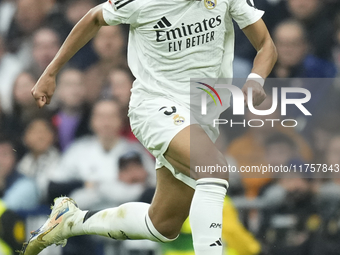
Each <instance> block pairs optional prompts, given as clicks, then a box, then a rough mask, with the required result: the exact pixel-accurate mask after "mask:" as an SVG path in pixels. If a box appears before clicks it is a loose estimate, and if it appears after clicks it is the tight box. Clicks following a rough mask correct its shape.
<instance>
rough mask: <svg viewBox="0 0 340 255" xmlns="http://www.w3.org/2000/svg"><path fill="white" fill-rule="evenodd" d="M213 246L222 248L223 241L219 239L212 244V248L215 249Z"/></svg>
mask: <svg viewBox="0 0 340 255" xmlns="http://www.w3.org/2000/svg"><path fill="white" fill-rule="evenodd" d="M213 246H222V239H221V238H219V239H218V240H217V241H216V242H214V243H212V244H210V247H213Z"/></svg>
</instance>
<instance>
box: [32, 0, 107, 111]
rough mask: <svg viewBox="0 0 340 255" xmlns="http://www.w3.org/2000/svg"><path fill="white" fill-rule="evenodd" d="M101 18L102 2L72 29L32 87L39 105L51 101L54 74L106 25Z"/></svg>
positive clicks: (54, 82) (41, 105) (54, 85)
mask: <svg viewBox="0 0 340 255" xmlns="http://www.w3.org/2000/svg"><path fill="white" fill-rule="evenodd" d="M106 25H107V24H106V22H105V21H104V18H103V12H102V4H101V5H98V6H96V7H94V8H93V9H91V10H90V11H89V12H88V13H87V14H86V15H85V16H84V17H83V18H82V19H81V20H80V21H79V22H78V23H77V24H76V25H75V27H74V28H73V29H72V31H71V33H70V34H69V36H68V37H67V38H66V40H65V42H64V43H63V45H62V46H61V48H60V50H59V51H58V53H57V54H56V56H55V57H54V59H53V60H52V62H51V63H50V64H49V65H48V67H47V68H46V69H45V71H44V73H43V74H42V75H41V77H40V78H39V80H38V82H37V83H36V85H35V86H34V87H33V89H32V95H33V97H34V98H35V100H36V103H37V105H38V106H39V107H43V106H44V105H45V104H49V103H50V102H51V98H52V96H53V93H54V90H55V87H56V81H55V78H56V75H57V73H58V72H59V71H60V69H61V68H62V67H63V66H64V65H65V64H66V62H67V61H69V60H70V59H71V57H72V56H73V55H74V54H75V53H76V52H77V51H78V50H79V49H81V48H82V47H83V46H84V45H85V44H86V43H87V42H89V41H90V40H91V39H92V38H93V37H94V36H95V35H96V33H97V32H98V30H99V29H100V28H101V27H102V26H106Z"/></svg>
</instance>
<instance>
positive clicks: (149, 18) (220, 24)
mask: <svg viewBox="0 0 340 255" xmlns="http://www.w3.org/2000/svg"><path fill="white" fill-rule="evenodd" d="M262 15H263V11H260V10H258V9H256V8H255V7H254V3H253V1H252V0H202V1H196V0H109V1H108V2H106V3H105V4H104V5H103V16H104V20H105V21H106V22H107V24H109V25H117V24H120V23H124V24H130V35H129V45H128V63H129V66H130V69H131V71H132V73H133V75H134V76H135V77H136V81H135V82H134V84H133V88H132V96H131V101H130V107H136V106H137V105H138V104H139V103H140V102H141V101H142V100H144V99H147V98H154V97H155V96H163V97H167V98H170V99H172V100H175V101H177V102H179V103H182V104H184V105H187V106H189V105H190V78H219V77H225V78H232V71H233V70H232V61H233V58H234V29H233V23H232V19H234V20H235V21H236V22H237V23H238V25H239V27H240V28H241V29H242V28H244V27H246V26H248V25H250V24H253V23H255V22H256V21H258V20H259V19H260V18H261V17H262ZM197 92H199V93H201V92H202V91H199V90H197ZM228 100H229V99H228Z"/></svg>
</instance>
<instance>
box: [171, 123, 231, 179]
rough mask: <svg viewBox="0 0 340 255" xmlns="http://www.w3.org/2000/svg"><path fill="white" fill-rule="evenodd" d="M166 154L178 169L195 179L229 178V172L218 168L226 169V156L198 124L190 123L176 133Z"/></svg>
mask: <svg viewBox="0 0 340 255" xmlns="http://www.w3.org/2000/svg"><path fill="white" fill-rule="evenodd" d="M164 156H165V158H166V159H167V160H168V161H169V163H170V164H171V165H173V167H174V168H175V169H176V170H178V171H180V172H182V173H184V174H186V175H188V176H191V177H193V178H194V179H199V178H209V177H212V178H222V179H228V172H226V171H221V170H219V169H218V168H217V166H220V167H221V168H220V169H222V168H223V167H224V169H226V168H225V167H226V166H227V161H226V159H225V156H224V155H223V154H222V153H221V152H220V151H219V150H218V149H217V147H216V145H215V144H214V143H213V142H212V140H211V139H210V138H209V136H208V135H207V133H206V132H205V131H204V130H203V129H202V127H201V126H200V125H198V124H193V125H190V126H188V127H186V128H184V129H183V130H181V131H180V132H179V133H178V134H176V136H175V137H174V138H173V139H172V140H171V142H170V144H169V146H168V149H167V151H166V152H165V154H164ZM212 167H215V168H212ZM207 169H211V170H210V171H208V170H207ZM213 169H215V171H214V172H213V171H212V170H213Z"/></svg>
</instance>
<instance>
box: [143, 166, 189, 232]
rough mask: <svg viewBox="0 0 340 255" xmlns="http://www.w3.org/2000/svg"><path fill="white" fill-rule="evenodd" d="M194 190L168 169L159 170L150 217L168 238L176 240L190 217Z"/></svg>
mask: <svg viewBox="0 0 340 255" xmlns="http://www.w3.org/2000/svg"><path fill="white" fill-rule="evenodd" d="M193 195H194V189H193V188H191V187H189V186H188V185H186V184H185V183H184V182H182V181H180V180H178V179H177V178H175V177H174V176H173V174H172V173H171V172H170V171H169V170H168V169H167V168H166V167H162V168H160V169H158V170H157V186H156V193H155V196H154V198H153V200H152V203H151V206H150V209H149V216H150V219H151V221H152V223H153V224H154V226H155V228H156V229H157V230H158V231H159V232H160V233H161V234H163V235H164V236H166V237H168V238H175V237H176V236H177V235H178V233H179V232H180V230H181V227H182V225H183V222H184V221H185V220H186V218H187V217H188V216H189V210H190V205H191V201H192V197H193Z"/></svg>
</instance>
